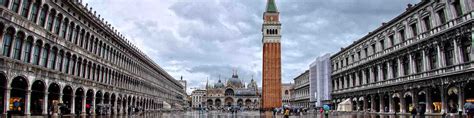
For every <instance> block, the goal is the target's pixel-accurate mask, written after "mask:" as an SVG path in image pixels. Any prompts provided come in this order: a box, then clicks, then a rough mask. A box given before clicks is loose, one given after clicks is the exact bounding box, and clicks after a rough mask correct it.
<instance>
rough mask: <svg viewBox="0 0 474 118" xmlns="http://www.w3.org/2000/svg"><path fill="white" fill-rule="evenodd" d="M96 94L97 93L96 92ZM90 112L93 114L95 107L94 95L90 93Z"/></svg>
mask: <svg viewBox="0 0 474 118" xmlns="http://www.w3.org/2000/svg"><path fill="white" fill-rule="evenodd" d="M96 94H97V93H96ZM91 106H92V107H91V110H90V111H91V114H92V115H93V116H95V108H96V104H95V95H92V103H91Z"/></svg>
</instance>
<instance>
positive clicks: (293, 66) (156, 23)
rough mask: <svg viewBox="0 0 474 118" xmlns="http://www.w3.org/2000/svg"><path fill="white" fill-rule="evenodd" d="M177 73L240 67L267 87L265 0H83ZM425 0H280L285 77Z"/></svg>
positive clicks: (215, 75)
mask: <svg viewBox="0 0 474 118" xmlns="http://www.w3.org/2000/svg"><path fill="white" fill-rule="evenodd" d="M84 2H85V3H88V4H89V6H91V7H92V8H93V10H95V11H97V13H99V14H100V15H101V17H103V18H105V19H106V20H107V21H108V22H109V23H111V24H112V25H113V26H114V27H115V28H117V29H118V30H119V31H120V32H122V34H124V35H125V36H126V37H127V38H128V39H129V40H130V41H131V42H133V43H134V44H135V45H136V46H137V47H139V48H140V49H141V50H142V51H144V52H145V53H146V54H147V55H148V56H149V57H150V58H152V59H153V60H154V61H156V62H157V63H158V64H159V65H160V66H161V67H162V68H164V69H165V70H166V71H167V72H168V73H169V74H171V75H172V76H173V77H174V78H176V79H179V78H180V76H183V77H184V79H185V80H187V81H188V93H189V91H190V90H191V89H192V88H203V87H204V86H205V84H206V80H207V78H209V82H210V83H213V82H216V81H217V80H218V79H219V76H220V78H221V79H222V80H223V81H225V79H228V78H229V77H230V76H231V75H232V71H233V70H234V69H236V70H238V74H239V77H240V78H241V79H242V80H243V81H244V82H248V81H250V79H251V78H252V76H253V78H254V79H255V80H256V81H257V82H258V84H259V85H261V70H262V64H261V63H262V48H261V47H262V43H261V39H262V35H261V31H260V30H261V24H262V22H263V21H262V14H263V12H264V9H265V3H266V0H84ZM418 2H419V0H276V3H277V7H278V10H279V11H280V15H281V16H280V17H281V18H280V19H281V22H282V62H283V63H282V74H283V77H282V81H283V82H285V83H289V82H292V80H293V78H294V77H296V76H298V75H299V74H301V73H302V72H304V71H305V70H306V69H308V65H309V64H310V63H311V62H312V61H313V60H314V59H315V58H316V57H318V56H320V55H323V54H326V53H335V52H337V51H338V50H340V48H341V47H344V46H347V45H349V44H351V43H352V42H353V41H355V40H357V39H359V38H361V37H363V36H364V35H366V34H367V33H368V32H370V31H372V30H374V29H375V28H377V27H379V26H381V24H382V22H388V21H389V20H390V19H392V18H394V17H395V16H397V15H399V14H401V13H402V12H403V11H405V8H406V6H407V4H409V3H412V4H416V3H418Z"/></svg>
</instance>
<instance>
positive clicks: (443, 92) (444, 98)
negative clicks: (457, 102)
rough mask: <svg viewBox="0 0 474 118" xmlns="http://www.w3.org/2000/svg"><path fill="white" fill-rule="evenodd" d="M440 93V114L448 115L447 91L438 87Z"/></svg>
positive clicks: (442, 87)
mask: <svg viewBox="0 0 474 118" xmlns="http://www.w3.org/2000/svg"><path fill="white" fill-rule="evenodd" d="M440 89H441V91H440V94H441V113H448V112H449V110H448V100H447V95H448V94H447V92H446V91H447V90H446V89H445V87H444V86H441V87H440Z"/></svg>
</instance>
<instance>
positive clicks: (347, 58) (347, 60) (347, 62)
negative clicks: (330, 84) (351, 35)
mask: <svg viewBox="0 0 474 118" xmlns="http://www.w3.org/2000/svg"><path fill="white" fill-rule="evenodd" d="M347 65H349V57H346V66H347Z"/></svg>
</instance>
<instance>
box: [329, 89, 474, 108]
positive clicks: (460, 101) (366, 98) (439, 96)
mask: <svg viewBox="0 0 474 118" xmlns="http://www.w3.org/2000/svg"><path fill="white" fill-rule="evenodd" d="M348 99H349V100H350V101H351V103H350V105H351V106H352V108H351V110H352V111H359V112H379V113H395V112H396V113H410V111H411V110H412V109H414V108H418V109H420V110H423V111H424V112H425V113H427V114H430V113H434V114H436V113H438V114H441V113H458V112H459V111H462V112H464V113H466V110H465V108H464V105H465V104H466V103H474V82H473V81H467V82H463V83H458V84H452V85H439V86H430V87H426V88H411V90H410V89H409V90H404V91H392V92H382V93H377V94H367V95H363V96H354V97H349V98H336V99H334V101H333V103H334V104H333V105H336V106H335V107H336V108H337V107H338V106H337V105H340V104H339V103H341V102H343V101H347V100H348Z"/></svg>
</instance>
